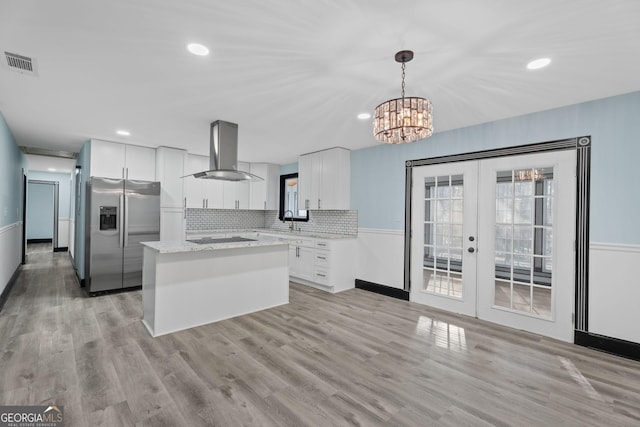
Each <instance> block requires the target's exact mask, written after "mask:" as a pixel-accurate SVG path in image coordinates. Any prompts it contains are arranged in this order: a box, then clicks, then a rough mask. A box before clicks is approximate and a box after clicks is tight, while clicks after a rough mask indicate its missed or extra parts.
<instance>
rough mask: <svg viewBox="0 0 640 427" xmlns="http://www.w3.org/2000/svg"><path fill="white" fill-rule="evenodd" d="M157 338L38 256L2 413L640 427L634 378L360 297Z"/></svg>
mask: <svg viewBox="0 0 640 427" xmlns="http://www.w3.org/2000/svg"><path fill="white" fill-rule="evenodd" d="M290 299H291V303H290V304H289V305H287V306H284V307H279V308H275V309H270V310H265V311H262V312H259V313H255V314H251V315H247V316H242V317H238V318H235V319H231V320H227V321H222V322H218V323H216V324H212V325H207V326H202V327H199V328H194V329H191V330H188V331H183V332H179V333H175V334H171V335H166V336H163V337H159V338H155V339H154V338H151V337H150V336H149V334H148V333H147V331H146V330H145V329H144V327H143V326H142V324H141V322H140V319H141V315H142V310H141V305H142V304H141V293H140V292H139V291H137V292H128V293H119V294H112V295H107V296H100V297H95V298H87V297H85V296H84V294H83V292H82V291H81V290H80V289H79V288H78V285H77V283H76V280H75V278H74V273H73V271H72V268H71V266H70V263H69V260H68V254H67V253H64V252H60V253H51V252H33V253H30V254H29V263H28V264H27V265H26V266H24V269H23V271H22V273H21V275H20V278H19V279H18V282H17V283H16V285H15V287H14V288H13V290H12V292H11V295H10V298H9V300H8V301H7V303H6V305H5V307H4V309H3V310H2V312H1V313H0V346H1V352H0V354H1V359H0V404H5V405H7V404H54V403H55V404H58V405H64V409H65V417H66V422H67V424H66V425H68V426H98V425H105V426H117V425H148V426H198V425H217V426H234V425H257V426H306V425H308V426H330V425H361V426H377V425H390V426H428V425H443V426H486V425H498V426H506V425H514V426H547V427H548V426H557V425H566V426H591V425H593V426H624V425H628V426H631V425H635V426H638V425H640V363H636V362H633V361H630V360H626V359H623V358H618V357H615V356H611V355H607V354H604V353H600V352H596V351H592V350H589V349H585V348H582V347H578V346H574V345H568V344H563V343H559V342H556V341H553V340H549V339H544V338H540V337H538V336H536V335H532V334H528V333H523V332H518V331H514V330H510V329H507V328H501V327H497V326H494V325H491V324H488V323H485V322H481V321H477V320H474V319H469V318H464V317H458V316H454V315H450V314H447V313H443V312H439V311H435V310H431V309H429V308H427V307H424V306H421V305H418V304H413V303H408V302H404V301H399V300H395V299H391V298H387V297H383V296H380V295H376V294H372V293H368V292H365V291H360V290H350V291H347V292H343V293H341V294H338V295H331V294H328V293H324V292H321V291H318V290H314V289H311V288H307V287H303V286H300V285H296V284H292V285H291V298H290Z"/></svg>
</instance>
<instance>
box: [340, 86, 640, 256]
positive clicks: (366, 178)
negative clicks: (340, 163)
mask: <svg viewBox="0 0 640 427" xmlns="http://www.w3.org/2000/svg"><path fill="white" fill-rule="evenodd" d="M437 114H438V113H437V110H435V120H436V121H435V126H436V130H437V117H438V116H437ZM583 135H591V137H592V145H593V148H592V167H591V208H590V213H591V230H590V234H591V235H590V239H591V241H593V242H604V243H622V244H640V221H638V212H640V191H639V190H638V183H640V179H639V178H638V176H637V170H638V168H639V167H638V162H639V161H640V141H639V140H640V92H634V93H631V94H626V95H620V96H615V97H611V98H605V99H601V100H597V101H591V102H586V103H582V104H576V105H572V106H568V107H562V108H557V109H553V110H547V111H543V112H539V113H534V114H528V115H525V116H519V117H514V118H510V119H505V120H499V121H496V122H491V123H485V124H481V125H477V126H470V127H467V128H462V129H456V130H452V131H447V132H442V133H436V134H435V135H434V136H432V137H431V138H429V139H427V140H424V141H419V142H416V143H413V144H407V145H400V146H388V145H378V146H375V147H371V148H366V149H361V150H356V151H353V152H352V153H351V198H352V200H351V205H352V209H357V210H358V221H359V227H362V228H380V229H394V230H399V229H402V228H403V227H404V176H405V167H404V164H405V161H406V160H414V159H422V158H428V157H435V156H442V155H449V154H457V153H465V152H471V151H478V150H486V149H492V148H499V147H506V146H515V145H522V144H532V143H536V142H544V141H551V140H559V139H564V138H572V137H577V136H583Z"/></svg>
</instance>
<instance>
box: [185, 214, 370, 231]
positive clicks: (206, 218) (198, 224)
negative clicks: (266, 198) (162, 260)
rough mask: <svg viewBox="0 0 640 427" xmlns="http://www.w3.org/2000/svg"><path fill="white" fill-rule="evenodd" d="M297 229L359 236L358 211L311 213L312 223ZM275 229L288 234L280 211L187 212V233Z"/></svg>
mask: <svg viewBox="0 0 640 427" xmlns="http://www.w3.org/2000/svg"><path fill="white" fill-rule="evenodd" d="M295 226H296V228H299V229H300V230H301V231H304V232H309V233H330V234H345V235H351V236H355V235H357V234H358V211H309V221H307V222H303V221H296V222H295ZM243 228H272V229H275V230H282V231H287V230H288V229H289V223H288V222H287V223H286V224H285V223H283V222H282V221H280V220H279V219H278V211H251V210H229V209H197V208H189V209H187V221H186V229H187V231H199V230H225V229H227V230H229V229H243Z"/></svg>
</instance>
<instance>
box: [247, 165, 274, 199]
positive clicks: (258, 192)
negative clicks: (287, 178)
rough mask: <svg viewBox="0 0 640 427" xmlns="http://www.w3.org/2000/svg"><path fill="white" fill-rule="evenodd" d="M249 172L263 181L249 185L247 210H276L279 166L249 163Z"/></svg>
mask: <svg viewBox="0 0 640 427" xmlns="http://www.w3.org/2000/svg"><path fill="white" fill-rule="evenodd" d="M250 172H251V173H252V174H254V175H257V176H259V177H260V178H262V179H263V181H251V183H250V184H249V193H250V202H249V209H253V210H277V209H278V208H279V206H278V204H279V200H278V186H279V185H280V166H279V165H274V164H271V163H251V171H250Z"/></svg>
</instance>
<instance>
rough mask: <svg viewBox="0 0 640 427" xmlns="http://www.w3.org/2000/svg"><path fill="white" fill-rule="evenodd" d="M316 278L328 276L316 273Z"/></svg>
mask: <svg viewBox="0 0 640 427" xmlns="http://www.w3.org/2000/svg"><path fill="white" fill-rule="evenodd" d="M316 276H320V277H327V275H326V274H322V273H316Z"/></svg>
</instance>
